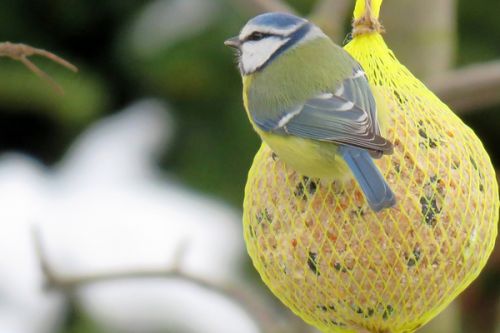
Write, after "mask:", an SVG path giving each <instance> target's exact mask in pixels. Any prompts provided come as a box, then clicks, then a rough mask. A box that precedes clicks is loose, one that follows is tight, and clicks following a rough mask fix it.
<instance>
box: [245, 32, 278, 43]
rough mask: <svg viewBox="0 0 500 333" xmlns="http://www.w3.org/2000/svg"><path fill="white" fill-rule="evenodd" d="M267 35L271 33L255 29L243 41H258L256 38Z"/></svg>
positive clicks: (262, 37) (259, 38)
mask: <svg viewBox="0 0 500 333" xmlns="http://www.w3.org/2000/svg"><path fill="white" fill-rule="evenodd" d="M269 36H272V34H267V33H264V32H259V31H255V32H253V33H251V34H250V35H249V36H248V37H247V38H245V41H258V40H261V39H264V38H266V37H269Z"/></svg>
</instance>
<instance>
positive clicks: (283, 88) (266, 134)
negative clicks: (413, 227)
mask: <svg viewBox="0 0 500 333" xmlns="http://www.w3.org/2000/svg"><path fill="white" fill-rule="evenodd" d="M225 45H227V46H230V47H233V48H235V49H236V50H237V54H238V64H239V69H240V72H241V75H242V80H243V101H244V106H245V110H246V112H247V114H248V117H249V119H250V122H251V123H252V125H253V127H254V129H255V130H256V132H257V133H258V134H259V135H260V137H261V138H262V140H263V141H264V142H265V143H266V144H267V145H268V146H269V147H270V148H271V149H272V150H273V151H274V152H275V153H276V154H277V155H278V156H279V158H280V159H281V160H283V161H284V162H285V164H287V165H288V166H290V167H291V168H293V169H295V170H296V171H297V172H299V173H301V174H303V175H306V176H309V177H319V178H322V179H329V180H343V179H346V177H349V176H350V175H351V173H350V171H349V169H350V170H351V172H352V174H353V175H354V177H355V179H356V180H357V182H358V184H359V186H360V187H361V189H362V191H363V193H364V195H365V198H366V199H367V201H368V203H369V205H370V207H371V208H372V209H373V210H374V211H377V212H378V211H380V210H382V209H384V208H389V207H392V206H394V205H395V203H396V200H395V196H394V193H393V192H392V190H391V189H390V187H389V185H388V184H387V182H386V181H385V179H384V177H383V176H382V174H381V173H380V171H379V170H378V168H377V167H376V165H375V164H374V162H373V159H374V158H380V157H382V156H383V155H384V154H392V152H393V145H392V143H391V142H390V141H388V140H387V139H385V138H384V137H382V135H381V133H380V126H379V119H378V118H377V108H376V103H375V99H374V97H373V94H372V91H371V90H370V86H369V84H368V81H367V78H366V75H365V73H364V71H363V69H362V68H361V65H360V64H359V63H358V62H357V61H356V60H354V59H353V58H352V57H351V56H350V55H349V54H348V53H347V52H346V51H345V50H344V49H342V48H341V47H339V46H338V45H336V44H335V43H333V42H332V41H331V39H330V38H328V36H326V35H325V34H324V33H323V32H322V31H321V29H320V28H318V27H317V26H315V25H314V24H312V23H311V22H309V21H307V20H305V19H303V18H300V17H297V16H294V15H290V14H285V13H266V14H262V15H259V16H257V17H255V18H253V19H251V20H250V21H249V22H248V23H247V24H246V25H245V26H244V27H243V29H242V30H241V33H240V34H239V36H237V37H234V38H231V39H228V40H227V41H226V42H225Z"/></svg>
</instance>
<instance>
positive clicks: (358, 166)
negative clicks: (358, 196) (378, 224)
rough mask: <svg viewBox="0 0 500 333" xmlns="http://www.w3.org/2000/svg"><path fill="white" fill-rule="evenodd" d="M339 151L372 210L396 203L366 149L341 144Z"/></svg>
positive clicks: (379, 209) (378, 209) (388, 206)
mask: <svg viewBox="0 0 500 333" xmlns="http://www.w3.org/2000/svg"><path fill="white" fill-rule="evenodd" d="M339 152H340V154H341V155H342V157H343V158H344V160H345V161H346V162H347V165H349V167H350V168H351V170H352V173H353V174H354V177H355V178H356V180H357V181H358V184H359V186H361V189H362V190H363V193H364V194H365V197H366V200H367V201H368V204H369V205H370V207H371V208H372V209H373V210H374V211H376V212H378V211H381V210H382V209H384V208H390V207H392V206H394V205H395V204H396V198H395V196H394V193H393V192H392V190H391V188H390V187H389V184H387V182H386V181H385V179H384V176H382V174H381V173H380V171H379V170H378V168H377V166H376V165H375V163H373V160H372V158H371V156H370V153H369V152H368V151H367V150H364V149H359V148H354V147H349V146H341V147H340V148H339Z"/></svg>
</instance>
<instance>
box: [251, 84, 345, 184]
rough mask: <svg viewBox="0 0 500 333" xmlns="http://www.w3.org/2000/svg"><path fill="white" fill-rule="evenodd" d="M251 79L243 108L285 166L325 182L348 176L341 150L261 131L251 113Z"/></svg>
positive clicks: (256, 129)
mask: <svg viewBox="0 0 500 333" xmlns="http://www.w3.org/2000/svg"><path fill="white" fill-rule="evenodd" d="M251 82H252V76H251V75H246V76H244V77H243V104H244V106H245V111H246V113H247V116H248V118H249V119H250V122H251V123H252V126H253V128H254V130H255V131H256V132H257V133H258V134H259V136H260V137H261V139H262V140H263V141H264V142H265V143H266V144H267V145H268V146H269V147H270V148H271V149H272V151H273V152H274V153H275V154H276V155H277V156H278V158H280V159H282V160H283V161H284V162H285V163H286V164H288V165H289V166H290V167H292V168H293V169H295V170H296V171H298V172H299V173H301V174H304V175H307V176H309V177H320V178H323V179H340V178H345V176H346V175H349V171H348V170H349V169H348V166H347V164H346V163H345V162H344V160H343V159H342V157H341V156H340V155H338V154H337V150H338V146H337V145H336V144H334V143H330V142H322V141H316V140H310V139H304V138H300V137H297V136H292V135H278V134H274V133H271V132H266V131H263V130H261V129H260V128H259V127H258V126H257V125H256V124H255V122H254V121H253V119H252V117H251V115H250V112H249V109H248V93H247V92H248V87H249V86H250V84H251Z"/></svg>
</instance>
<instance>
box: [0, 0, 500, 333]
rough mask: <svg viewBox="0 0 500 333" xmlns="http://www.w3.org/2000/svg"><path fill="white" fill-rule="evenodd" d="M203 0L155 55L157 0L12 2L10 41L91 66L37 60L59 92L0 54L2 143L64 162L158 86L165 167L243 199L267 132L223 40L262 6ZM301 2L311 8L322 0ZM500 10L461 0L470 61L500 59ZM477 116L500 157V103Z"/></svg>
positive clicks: (461, 55)
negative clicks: (188, 27)
mask: <svg viewBox="0 0 500 333" xmlns="http://www.w3.org/2000/svg"><path fill="white" fill-rule="evenodd" d="M164 1H165V2H166V3H168V2H170V3H174V2H176V1H183V0H164ZM200 1H208V2H213V3H214V5H215V6H216V7H215V8H216V10H215V11H214V12H210V13H207V14H206V15H213V19H212V20H211V21H209V23H208V25H207V26H206V27H204V28H203V29H201V30H197V31H194V30H193V31H192V32H191V33H190V34H185V35H183V36H184V37H183V38H179V39H173V40H171V41H170V42H169V43H166V44H165V46H164V47H159V48H157V49H155V50H153V51H151V52H146V53H141V52H138V50H137V49H134V45H133V43H132V42H131V38H130V33H131V32H130V31H131V29H134V24H135V22H136V20H137V19H140V15H141V12H142V11H143V10H144V8H146V6H148V5H150V4H151V3H153V1H143V0H128V1H121V0H108V1H99V0H87V1H81V0H39V1H31V0H3V1H0V41H12V42H22V43H26V44H30V45H32V46H34V47H40V48H44V49H47V50H50V51H52V52H55V53H56V54H58V55H60V56H62V57H64V58H66V59H67V60H69V61H71V62H73V63H74V64H75V65H77V66H78V67H79V68H80V72H79V73H78V74H76V75H75V74H74V73H71V72H68V71H66V70H65V69H63V68H59V67H58V66H57V65H54V64H52V63H50V62H48V61H45V60H43V59H39V58H34V59H33V61H34V62H35V63H37V65H39V66H40V67H41V68H43V69H44V70H45V71H46V72H47V73H49V75H51V76H52V77H53V78H54V79H55V80H56V81H57V82H58V83H60V84H61V85H62V86H63V87H64V89H65V95H64V96H59V95H58V94H57V93H55V92H54V91H52V90H51V88H50V87H49V86H48V85H47V84H46V83H45V82H43V81H42V80H40V79H39V78H38V77H36V76H34V75H33V74H32V73H30V72H29V71H28V70H27V69H25V68H24V67H23V66H22V65H21V64H20V63H17V62H14V61H12V60H9V59H7V58H0V77H1V78H2V80H0V152H3V151H6V150H13V149H16V150H22V151H25V152H28V153H30V154H32V155H35V156H36V157H38V158H40V159H42V160H43V161H44V162H45V163H47V164H52V163H55V162H57V161H58V160H59V159H60V158H61V156H62V155H63V154H64V151H65V150H66V149H67V148H68V146H69V144H70V143H71V141H72V140H73V139H74V138H75V137H76V136H77V135H78V133H80V132H81V130H82V129H83V128H85V127H86V126H87V125H89V124H90V122H92V121H94V120H95V119H97V118H98V117H101V116H103V115H106V114H109V113H112V112H116V111H117V110H119V109H120V108H122V107H124V106H126V105H127V104H129V103H130V102H132V101H134V100H136V99H138V98H141V97H151V96H155V97H159V98H162V99H164V100H166V101H167V102H168V103H169V104H170V105H171V106H172V109H173V110H174V118H175V119H176V125H177V126H176V134H175V138H174V139H173V142H171V144H170V147H168V149H166V152H165V155H164V158H163V160H162V163H161V165H162V167H164V168H165V169H166V170H168V171H169V172H171V173H172V174H174V175H175V176H177V177H179V178H180V179H182V180H183V181H184V182H185V183H187V184H189V185H191V186H192V187H195V188H198V189H200V190H202V191H205V192H209V193H212V194H215V195H217V196H220V197H222V198H224V199H225V200H227V201H229V202H231V203H232V204H233V205H235V206H236V207H240V205H241V202H242V198H243V188H244V183H245V180H246V173H247V171H248V168H249V166H250V164H251V161H252V158H253V155H254V153H255V152H256V151H257V149H258V146H259V144H260V141H259V139H258V137H257V135H255V134H254V133H253V131H252V128H251V126H250V124H249V122H248V121H247V119H246V114H245V113H244V110H243V106H242V103H241V83H240V77H239V73H238V71H237V69H236V66H235V60H234V55H233V53H232V52H231V51H230V50H228V49H226V48H225V47H224V46H223V41H224V39H226V38H227V37H230V36H233V35H235V34H236V33H237V32H238V31H239V29H240V28H241V26H242V24H243V23H244V22H245V21H246V20H247V19H248V18H249V17H248V15H250V14H249V13H245V12H244V11H243V10H242V9H241V8H240V7H238V6H237V5H236V3H237V1H231V0H200ZM386 2H387V3H386V4H385V5H390V3H389V1H386ZM193 3H195V2H193ZM289 3H290V4H292V5H293V6H294V7H295V8H297V10H298V11H299V12H301V13H307V12H308V11H309V10H310V9H311V8H312V7H313V5H314V4H315V3H316V1H310V0H290V1H289ZM498 12H500V2H499V1H498V0H480V1H466V0H460V1H459V13H458V14H459V15H458V18H459V25H458V27H459V41H458V42H459V43H458V45H459V49H458V50H457V54H458V56H457V59H458V64H459V65H465V64H469V63H472V62H481V61H485V60H489V59H494V58H500V43H498V41H499V40H500V21H499V20H498ZM179 15H181V14H179ZM182 19H183V17H182V15H181V17H179V20H180V21H181V20H182ZM347 21H348V18H347V19H346V22H347ZM160 23H161V22H160ZM167 23H169V22H165V24H167ZM170 23H171V22H170ZM182 29H184V28H182ZM182 33H183V31H180V32H179V35H182ZM151 34H154V32H151ZM150 37H151V35H144V36H143V38H145V39H147V38H150ZM341 39H342V38H341ZM395 52H396V54H397V50H395ZM499 107H500V106H499ZM465 121H466V122H467V123H468V124H470V125H471V126H472V127H473V128H474V129H475V130H476V131H477V132H478V134H479V136H480V137H481V138H482V139H483V140H484V142H485V145H486V147H487V149H488V150H489V152H490V153H491V155H492V158H493V160H494V162H495V163H496V165H497V167H498V166H499V165H500V152H499V150H498V148H497V146H495V145H494V143H496V142H497V140H498V134H497V133H498V129H497V126H498V124H500V112H499V111H498V107H497V108H492V109H490V110H484V111H482V112H478V113H474V114H471V115H468V116H466V117H465ZM495 290H498V284H497V285H496V289H495ZM71 318H77V317H71ZM72 322H73V324H71V325H69V326H70V327H71V329H70V330H68V331H67V332H68V333H84V332H98V331H96V328H95V327H94V326H93V325H92V323H91V322H89V321H88V320H79V321H76V324H74V322H75V321H72Z"/></svg>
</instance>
